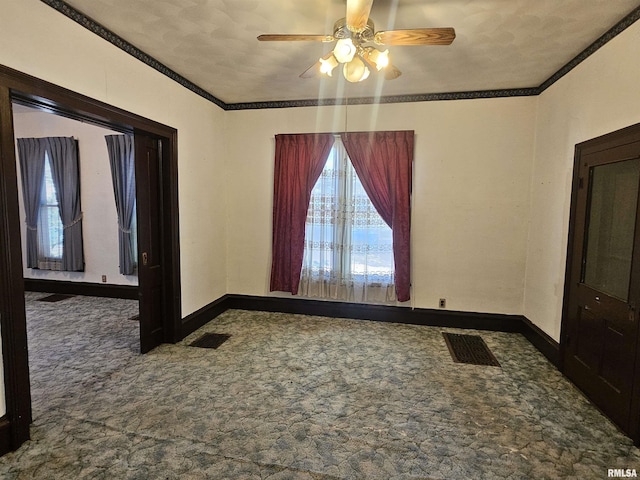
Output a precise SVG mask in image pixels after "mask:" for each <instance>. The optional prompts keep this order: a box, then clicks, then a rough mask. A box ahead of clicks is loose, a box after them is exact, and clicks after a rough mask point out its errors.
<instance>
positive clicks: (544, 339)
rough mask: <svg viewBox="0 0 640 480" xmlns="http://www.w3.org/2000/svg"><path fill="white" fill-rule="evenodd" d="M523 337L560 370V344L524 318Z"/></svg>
mask: <svg viewBox="0 0 640 480" xmlns="http://www.w3.org/2000/svg"><path fill="white" fill-rule="evenodd" d="M522 322H523V324H522V331H521V332H520V333H522V335H524V336H525V338H526V339H527V340H529V342H530V343H531V344H532V345H533V346H534V347H536V348H537V349H538V351H539V352H540V353H542V354H543V355H544V356H545V357H547V360H549V361H550V362H551V363H552V364H553V365H554V366H555V367H556V368H557V369H558V370H561V369H560V344H559V343H558V342H556V341H555V340H554V339H553V338H551V337H550V336H549V335H547V334H546V333H545V332H543V331H542V330H541V329H540V327H538V326H537V325H534V324H533V323H532V322H531V320H529V319H528V318H527V317H522Z"/></svg>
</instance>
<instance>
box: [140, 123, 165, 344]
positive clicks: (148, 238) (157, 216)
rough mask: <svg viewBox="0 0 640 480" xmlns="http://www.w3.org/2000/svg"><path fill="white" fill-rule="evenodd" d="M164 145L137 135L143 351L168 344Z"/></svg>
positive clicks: (141, 334)
mask: <svg viewBox="0 0 640 480" xmlns="http://www.w3.org/2000/svg"><path fill="white" fill-rule="evenodd" d="M161 148H162V143H161V142H160V141H158V140H156V139H153V138H151V137H148V136H146V135H142V134H139V133H136V135H135V149H136V155H135V156H136V160H135V163H136V210H137V222H138V280H139V287H138V292H139V298H140V351H141V352H142V353H146V352H148V351H149V350H151V349H153V348H154V347H157V346H158V345H160V344H161V343H162V342H163V341H165V331H164V313H165V309H164V305H163V304H164V296H163V284H162V279H163V271H162V269H163V265H162V259H163V252H162V228H161V221H162V212H161V205H162V190H161V189H162V182H161V174H162V151H161Z"/></svg>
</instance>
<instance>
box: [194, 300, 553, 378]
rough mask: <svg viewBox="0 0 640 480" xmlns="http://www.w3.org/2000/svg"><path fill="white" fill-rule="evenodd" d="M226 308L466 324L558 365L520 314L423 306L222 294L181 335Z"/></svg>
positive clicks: (544, 339) (547, 342)
mask: <svg viewBox="0 0 640 480" xmlns="http://www.w3.org/2000/svg"><path fill="white" fill-rule="evenodd" d="M229 309H239V310H253V311H263V312H281V313H295V314H303V315H320V316H324V317H333V318H353V319H356V320H374V321H378V322H395V323H407V324H413V325H427V326H432V327H451V328H468V329H473V330H490V331H494V332H513V333H521V334H522V335H524V337H525V338H526V339H527V340H529V342H531V344H532V345H533V346H534V347H536V348H537V349H538V350H539V351H540V352H541V353H542V354H543V355H544V356H545V357H546V358H547V359H548V360H549V361H550V362H551V363H553V365H555V366H556V367H558V365H559V359H560V349H559V345H558V343H557V342H555V341H554V340H553V339H552V338H551V337H549V336H548V335H547V334H546V333H544V332H543V331H542V330H540V328H538V327H537V326H535V325H534V324H533V323H531V321H530V320H529V319H528V318H526V317H525V316H523V315H504V314H497V313H475V312H455V311H450V310H436V309H427V308H413V309H412V308H408V307H396V306H387V305H366V304H359V303H346V302H331V301H323V300H308V299H301V298H283V297H260V296H252V295H233V294H231V295H224V296H222V297H220V298H219V299H217V300H215V301H214V302H212V303H210V304H209V305H206V306H205V307H202V308H201V309H200V310H198V311H196V312H194V313H192V314H190V315H188V316H187V317H185V318H184V319H183V321H182V338H184V337H186V336H187V335H189V334H190V333H192V332H194V331H195V330H197V329H198V328H200V327H202V326H203V325H205V324H206V323H207V322H209V321H211V320H213V319H214V318H215V317H217V316H218V315H220V314H221V313H223V312H225V311H226V310H229Z"/></svg>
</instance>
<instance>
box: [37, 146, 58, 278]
mask: <svg viewBox="0 0 640 480" xmlns="http://www.w3.org/2000/svg"><path fill="white" fill-rule="evenodd" d="M62 233H63V228H62V221H61V220H60V207H59V205H58V198H57V194H56V188H55V185H54V182H53V176H52V174H51V160H50V159H49V155H48V154H47V153H45V160H44V175H43V179H42V193H41V194H40V212H39V214H38V268H40V269H44V270H60V269H61V268H62V246H63V245H62Z"/></svg>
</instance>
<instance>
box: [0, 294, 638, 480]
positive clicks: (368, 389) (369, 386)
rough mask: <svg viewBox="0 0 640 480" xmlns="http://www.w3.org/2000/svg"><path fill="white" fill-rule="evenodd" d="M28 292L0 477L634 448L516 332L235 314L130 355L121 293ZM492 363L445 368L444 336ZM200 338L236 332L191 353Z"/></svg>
mask: <svg viewBox="0 0 640 480" xmlns="http://www.w3.org/2000/svg"><path fill="white" fill-rule="evenodd" d="M43 296H45V294H36V293H28V294H27V314H28V329H29V357H30V368H31V376H32V389H33V393H32V394H33V408H34V423H33V425H32V428H31V434H32V440H31V441H29V442H27V443H26V444H25V445H23V446H22V447H21V448H20V449H19V450H18V451H17V452H13V453H10V454H8V455H6V456H4V457H3V458H1V459H0V478H3V479H65V480H68V479H84V478H90V479H177V478H180V479H270V480H282V479H315V480H325V479H385V480H387V479H447V480H454V479H465V480H466V479H551V478H554V479H557V478H574V479H581V480H584V479H604V478H607V473H608V472H607V469H609V468H635V469H637V470H638V471H640V453H639V451H638V450H637V449H636V448H635V447H633V445H632V443H631V441H630V440H629V439H628V438H627V437H625V436H623V435H622V434H620V433H619V432H618V431H617V429H616V428H615V427H614V426H613V425H612V424H611V423H610V422H609V421H608V420H607V419H606V418H604V417H603V416H602V415H601V414H600V413H599V412H598V411H597V410H596V409H595V408H594V407H592V406H591V405H590V404H589V403H588V402H587V401H586V400H585V399H584V398H583V397H582V395H581V394H580V393H579V392H578V391H577V390H576V389H575V388H574V387H573V386H572V385H571V384H570V383H569V382H568V381H567V380H566V379H565V378H563V377H562V375H560V374H559V373H558V372H557V370H555V368H554V367H553V366H551V365H550V364H549V363H548V362H547V361H546V360H545V359H544V357H543V356H542V355H540V354H539V353H538V352H537V351H536V350H535V349H534V348H533V347H532V346H531V345H530V344H529V343H528V342H527V341H526V340H525V339H524V338H523V337H522V336H520V335H519V334H508V333H493V332H475V331H470V330H457V331H456V330H453V329H439V328H431V327H421V326H413V325H398V324H386V323H376V322H366V321H356V320H337V319H336V320H334V319H328V318H323V317H311V316H301V315H286V314H276V313H262V312H247V311H239V310H235V311H228V312H226V313H224V314H223V315H221V316H220V317H218V318H217V319H216V320H214V321H212V322H210V323H209V324H207V325H206V326H205V327H203V328H202V329H201V330H199V331H198V332H195V333H194V334H192V335H191V336H189V337H188V338H186V339H185V340H184V341H183V342H182V343H181V344H179V345H163V346H161V347H159V348H156V349H155V350H153V351H152V352H150V353H149V354H147V355H144V356H141V355H139V354H138V353H137V351H138V346H137V345H138V338H137V335H138V324H137V322H134V321H132V320H130V317H132V316H133V315H135V314H136V313H137V304H136V302H134V301H130V300H116V299H104V298H91V297H74V298H70V299H68V300H64V301H61V302H58V303H44V302H37V301H35V300H36V299H37V298H39V297H43ZM443 330H446V331H451V332H456V333H470V334H474V335H480V336H481V337H482V338H483V339H484V341H485V342H486V344H487V345H488V347H489V348H490V349H491V351H492V352H493V354H494V355H495V356H496V358H497V359H498V361H499V362H500V365H501V367H493V366H475V365H466V364H459V363H454V362H453V361H452V359H451V356H450V354H449V351H448V349H447V346H446V344H445V342H444V339H443V336H442V333H441V332H442V331H443ZM204 332H214V333H220V334H228V335H230V336H231V337H230V338H229V339H228V340H227V341H226V342H225V343H223V344H222V345H221V346H220V347H219V348H217V349H215V350H214V349H204V348H196V347H189V346H188V343H190V342H191V341H193V340H194V339H196V338H198V337H199V336H200V335H202V334H203V333H204Z"/></svg>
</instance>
